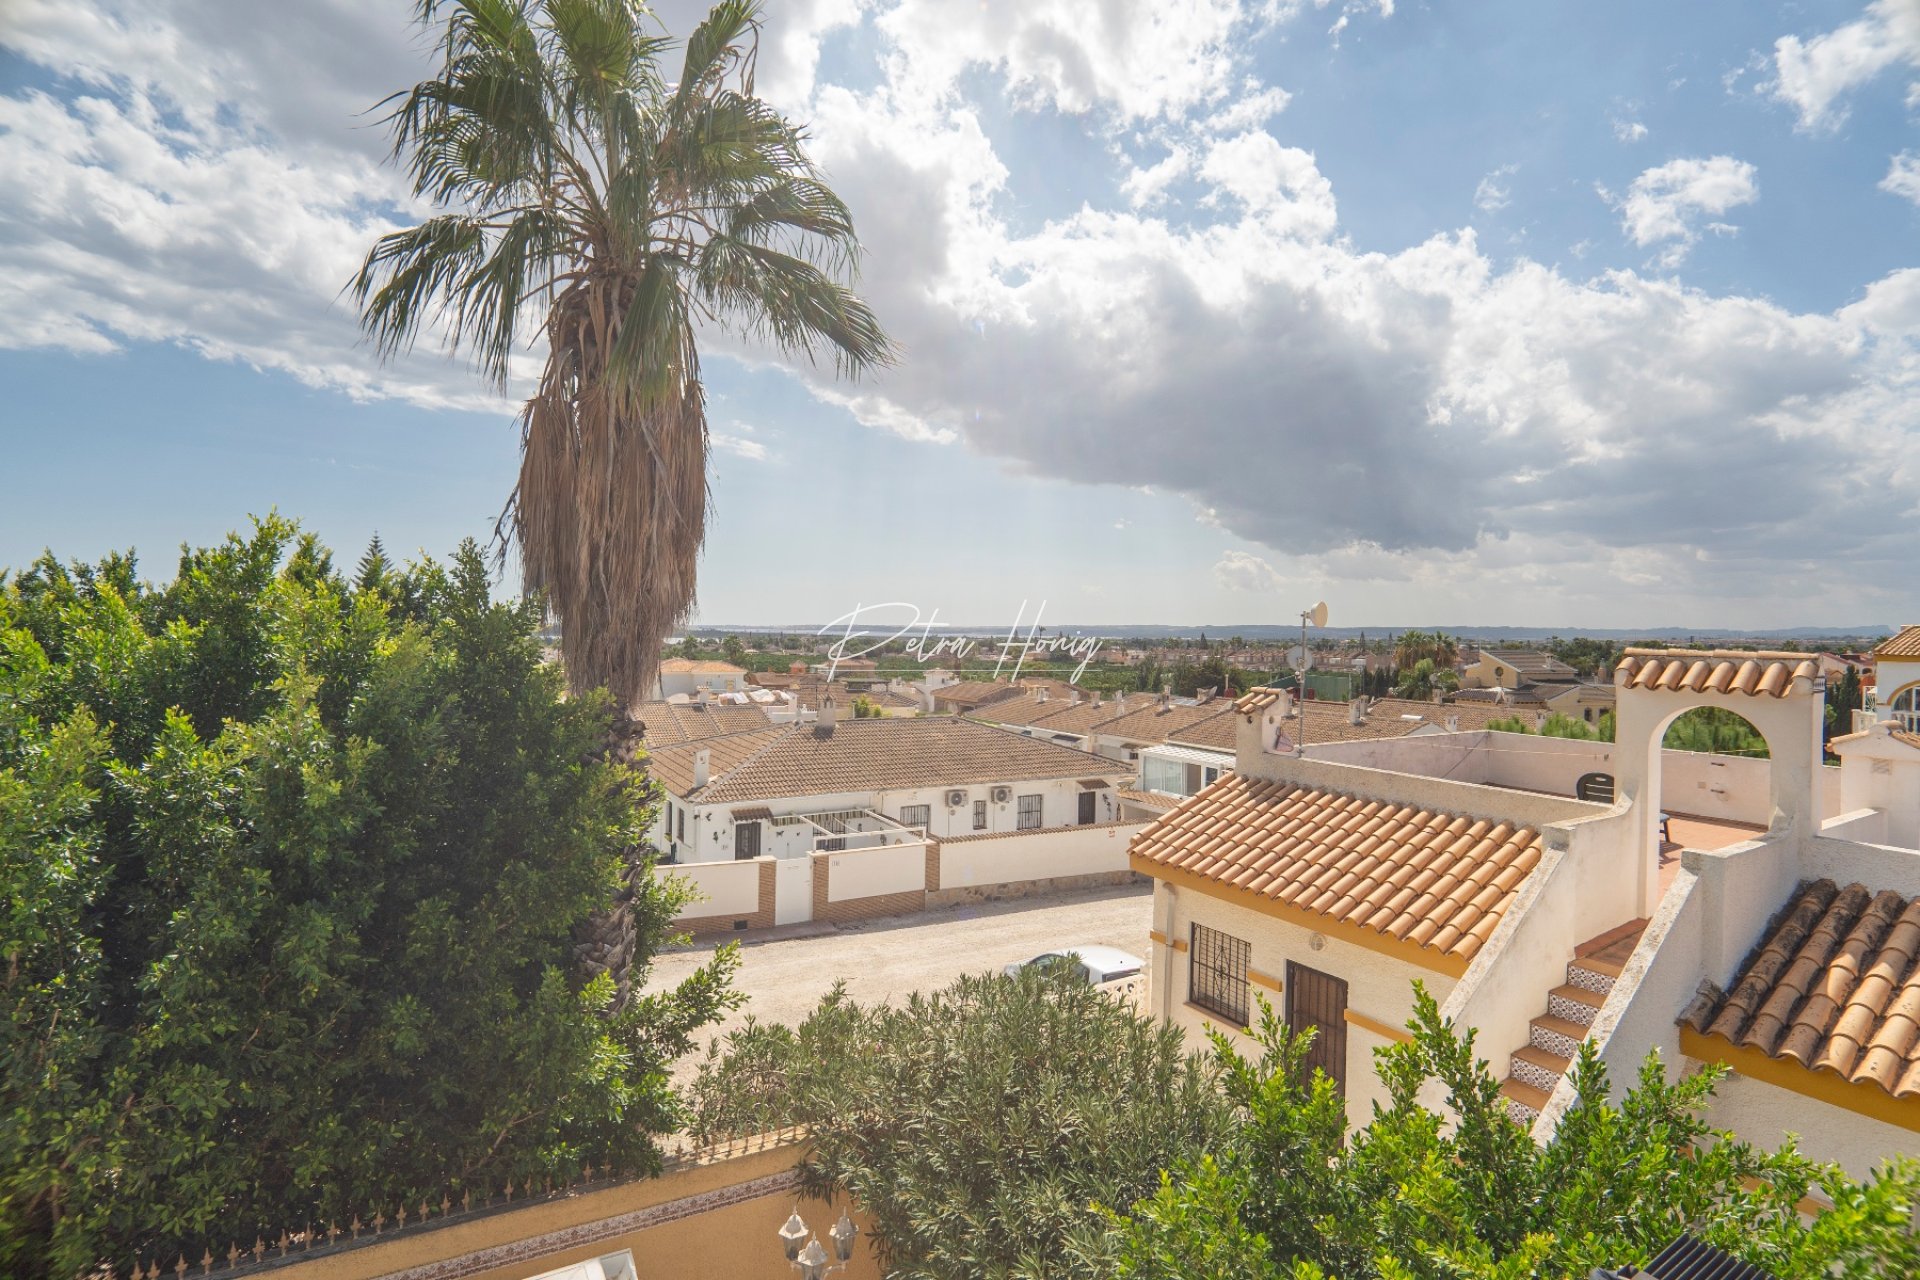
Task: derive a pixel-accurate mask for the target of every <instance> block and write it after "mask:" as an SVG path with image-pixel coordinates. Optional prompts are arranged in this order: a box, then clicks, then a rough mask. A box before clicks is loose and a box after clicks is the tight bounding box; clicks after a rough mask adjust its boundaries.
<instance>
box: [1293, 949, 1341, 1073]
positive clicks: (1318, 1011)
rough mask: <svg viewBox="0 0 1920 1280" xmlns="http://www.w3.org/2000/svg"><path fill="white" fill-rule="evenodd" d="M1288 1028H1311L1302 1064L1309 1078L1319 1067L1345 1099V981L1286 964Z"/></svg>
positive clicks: (1297, 965)
mask: <svg viewBox="0 0 1920 1280" xmlns="http://www.w3.org/2000/svg"><path fill="white" fill-rule="evenodd" d="M1287 1025H1288V1026H1290V1027H1292V1028H1293V1029H1294V1030H1295V1031H1304V1030H1305V1029H1307V1028H1308V1027H1312V1028H1313V1029H1314V1033H1315V1034H1314V1037H1313V1048H1312V1049H1311V1050H1309V1051H1308V1053H1307V1061H1306V1063H1305V1070H1306V1072H1307V1074H1308V1077H1309V1078H1311V1076H1312V1074H1313V1069H1314V1068H1315V1067H1318V1068H1319V1069H1320V1070H1322V1071H1324V1072H1326V1073H1327V1075H1328V1076H1330V1077H1331V1078H1332V1079H1333V1084H1334V1088H1335V1089H1336V1090H1338V1091H1339V1093H1340V1096H1341V1097H1343V1098H1344V1097H1346V1095H1347V983H1346V980H1345V979H1344V978H1336V977H1334V976H1333V975H1332V974H1330V973H1322V972H1320V971H1319V970H1318V969H1309V968H1307V966H1305V965H1303V964H1295V963H1294V962H1293V961H1291V960H1289V961H1287Z"/></svg>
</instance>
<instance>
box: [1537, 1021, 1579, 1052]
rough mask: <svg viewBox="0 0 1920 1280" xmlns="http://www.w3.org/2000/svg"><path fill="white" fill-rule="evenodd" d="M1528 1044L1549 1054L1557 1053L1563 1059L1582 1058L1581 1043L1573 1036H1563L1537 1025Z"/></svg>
mask: <svg viewBox="0 0 1920 1280" xmlns="http://www.w3.org/2000/svg"><path fill="white" fill-rule="evenodd" d="M1527 1041H1528V1043H1530V1044H1532V1045H1533V1047H1534V1048H1536V1049H1545V1050H1546V1051H1547V1052H1548V1053H1557V1054H1559V1055H1560V1056H1561V1057H1563V1058H1577V1057H1579V1056H1580V1042H1579V1041H1578V1040H1575V1039H1574V1038H1573V1037H1571V1036H1563V1035H1561V1034H1560V1033H1559V1032H1558V1031H1554V1030H1552V1029H1551V1028H1548V1027H1543V1026H1540V1025H1538V1024H1535V1025H1534V1027H1533V1028H1532V1030H1531V1032H1530V1033H1529V1034H1528V1036H1527Z"/></svg>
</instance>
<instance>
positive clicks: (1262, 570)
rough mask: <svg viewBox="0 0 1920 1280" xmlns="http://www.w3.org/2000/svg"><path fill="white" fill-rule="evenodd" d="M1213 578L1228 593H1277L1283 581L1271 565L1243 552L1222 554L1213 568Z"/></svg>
mask: <svg viewBox="0 0 1920 1280" xmlns="http://www.w3.org/2000/svg"><path fill="white" fill-rule="evenodd" d="M1213 577H1214V581H1216V582H1218V583H1219V584H1220V585H1221V586H1223V587H1225V588H1226V589H1227V590H1229V591H1254V592H1271V591H1278V590H1279V589H1280V586H1281V584H1282V582H1284V581H1285V580H1284V579H1283V578H1281V576H1280V574H1279V572H1278V571H1276V570H1275V569H1274V567H1273V566H1272V565H1270V564H1268V563H1267V562H1266V561H1265V560H1262V559H1261V558H1260V557H1259V556H1256V555H1250V554H1248V553H1247V552H1245V551H1228V552H1225V553H1224V554H1222V555H1221V557H1220V560H1219V562H1218V563H1217V564H1215V565H1214V566H1213Z"/></svg>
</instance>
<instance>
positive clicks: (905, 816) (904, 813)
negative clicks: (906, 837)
mask: <svg viewBox="0 0 1920 1280" xmlns="http://www.w3.org/2000/svg"><path fill="white" fill-rule="evenodd" d="M932 821H933V806H932V805H930V804H903V805H901V806H900V825H902V826H906V827H922V828H924V827H926V826H927V825H928V824H929V823H931V822H932Z"/></svg>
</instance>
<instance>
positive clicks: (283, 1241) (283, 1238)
mask: <svg viewBox="0 0 1920 1280" xmlns="http://www.w3.org/2000/svg"><path fill="white" fill-rule="evenodd" d="M290 1238H291V1237H289V1236H288V1235H287V1233H286V1232H284V1231H282V1232H281V1233H280V1256H281V1257H283V1258H284V1257H286V1256H287V1241H288V1240H289V1239H290Z"/></svg>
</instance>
